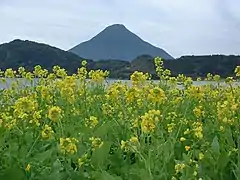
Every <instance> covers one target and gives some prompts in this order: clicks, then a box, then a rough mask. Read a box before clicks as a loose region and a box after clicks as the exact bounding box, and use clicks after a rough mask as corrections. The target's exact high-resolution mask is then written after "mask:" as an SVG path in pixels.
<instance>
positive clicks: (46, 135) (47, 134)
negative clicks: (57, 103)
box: [42, 124, 54, 139]
mask: <svg viewBox="0 0 240 180" xmlns="http://www.w3.org/2000/svg"><path fill="white" fill-rule="evenodd" d="M53 134H54V131H53V130H52V128H51V126H49V125H47V124H45V126H44V128H43V130H42V138H43V139H51V138H52V137H53Z"/></svg>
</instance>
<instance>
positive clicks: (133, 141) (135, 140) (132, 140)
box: [130, 137, 139, 143]
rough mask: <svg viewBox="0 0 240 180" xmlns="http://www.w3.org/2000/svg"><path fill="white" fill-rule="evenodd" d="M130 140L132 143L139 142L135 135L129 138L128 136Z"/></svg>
mask: <svg viewBox="0 0 240 180" xmlns="http://www.w3.org/2000/svg"><path fill="white" fill-rule="evenodd" d="M130 142H132V143H139V141H138V138H137V137H131V138H130Z"/></svg>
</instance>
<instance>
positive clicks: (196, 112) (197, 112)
mask: <svg viewBox="0 0 240 180" xmlns="http://www.w3.org/2000/svg"><path fill="white" fill-rule="evenodd" d="M202 108H203V107H202V106H198V107H195V108H194V109H193V113H194V115H195V116H196V117H197V118H200V117H203V116H204V114H205V112H204V111H203V110H202Z"/></svg>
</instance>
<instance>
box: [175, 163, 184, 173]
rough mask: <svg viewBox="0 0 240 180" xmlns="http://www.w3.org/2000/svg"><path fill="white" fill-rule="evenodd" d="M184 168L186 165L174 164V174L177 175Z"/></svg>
mask: <svg viewBox="0 0 240 180" xmlns="http://www.w3.org/2000/svg"><path fill="white" fill-rule="evenodd" d="M185 167H186V165H185V164H183V163H181V164H176V165H175V171H176V174H178V173H179V172H181V171H182V170H183V169H184V168H185Z"/></svg>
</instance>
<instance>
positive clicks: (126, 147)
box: [121, 137, 140, 152]
mask: <svg viewBox="0 0 240 180" xmlns="http://www.w3.org/2000/svg"><path fill="white" fill-rule="evenodd" d="M139 146H140V142H139V140H138V138H137V137H131V138H130V139H129V140H127V141H123V140H122V141H121V149H122V150H123V151H125V152H137V149H138V148H139Z"/></svg>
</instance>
